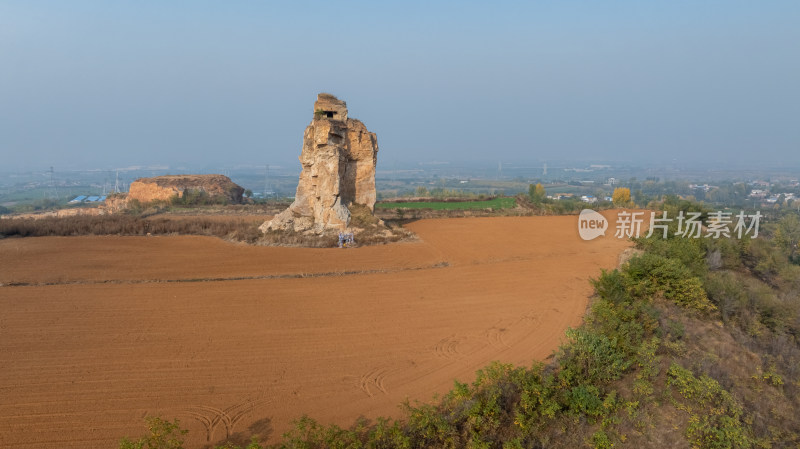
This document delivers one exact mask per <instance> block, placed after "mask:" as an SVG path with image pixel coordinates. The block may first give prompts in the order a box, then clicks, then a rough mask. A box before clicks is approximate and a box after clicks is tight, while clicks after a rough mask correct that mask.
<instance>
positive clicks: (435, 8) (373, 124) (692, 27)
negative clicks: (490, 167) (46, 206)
mask: <svg viewBox="0 0 800 449" xmlns="http://www.w3.org/2000/svg"><path fill="white" fill-rule="evenodd" d="M799 24H800V1H797V0H786V1H770V0H764V1H752V0H747V1H737V0H727V1H698V0H692V1H682V0H672V1H660V2H655V1H633V0H631V1H610V0H606V1H569V0H565V1H555V0H553V1H519V2H502V1H499V2H498V1H495V2H488V1H487V2H470V1H453V2H429V1H419V2H417V1H403V2H397V3H392V4H384V2H381V1H376V0H370V1H363V2H361V1H354V2H346V1H334V0H328V1H320V2H316V1H307V2H299V1H298V2H288V1H287V2H280V3H279V2H267V1H164V0H159V1H148V0H145V1H142V0H137V1H113V0H103V1H100V0H98V1H80V0H69V1H62V0H59V1H36V0H19V1H15V0H0V156H1V158H0V164H1V165H0V171H2V168H10V169H15V168H21V167H26V168H40V167H45V168H46V167H49V166H50V165H55V166H56V167H57V169H58V168H62V167H63V168H65V169H66V168H113V167H121V166H127V165H131V164H173V165H175V164H182V163H191V162H192V161H196V162H197V164H198V165H209V164H212V165H213V164H220V165H226V166H233V165H237V164H254V165H263V164H265V163H271V164H275V165H278V164H296V163H297V162H296V158H297V155H298V154H299V151H300V147H301V144H302V132H303V129H304V128H305V126H306V125H307V124H308V122H309V121H310V120H311V118H312V114H313V102H314V100H315V99H316V94H317V93H319V92H330V93H333V94H335V95H337V96H339V98H340V99H343V100H345V101H347V104H348V108H349V111H350V116H351V117H355V118H359V119H361V120H362V121H363V122H364V123H365V124H366V125H367V127H368V128H369V129H370V131H373V132H376V133H377V134H378V142H379V145H380V153H379V156H378V160H379V167H380V165H381V163H384V164H385V163H387V161H416V160H420V161H430V160H455V159H464V160H476V159H487V160H546V159H552V158H559V159H576V160H579V159H588V158H592V159H605V160H626V159H630V158H643V157H648V158H649V157H652V158H655V159H672V158H678V159H684V160H687V161H695V160H697V161H701V160H702V161H715V160H720V161H723V160H725V161H730V160H736V161H743V160H758V159H771V160H781V159H783V160H789V161H794V162H797V161H798V160H800V156H798V155H800V25H799Z"/></svg>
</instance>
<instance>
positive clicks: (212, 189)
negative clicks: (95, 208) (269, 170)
mask: <svg viewBox="0 0 800 449" xmlns="http://www.w3.org/2000/svg"><path fill="white" fill-rule="evenodd" d="M200 192H202V193H205V194H206V195H208V197H209V198H210V199H212V200H220V202H226V203H232V204H239V203H241V202H242V194H243V193H244V189H243V188H241V187H240V186H238V185H237V184H235V183H234V182H233V181H231V179H230V178H228V177H227V176H223V175H168V176H156V177H155V178H139V179H137V180H136V181H134V182H132V183H131V188H130V191H129V192H128V196H127V200H128V201H130V200H137V201H139V202H141V203H149V202H152V201H170V200H171V199H172V197H173V196H175V195H177V196H178V197H179V198H183V196H184V195H186V194H189V193H194V194H197V193H200Z"/></svg>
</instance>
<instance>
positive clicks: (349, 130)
mask: <svg viewBox="0 0 800 449" xmlns="http://www.w3.org/2000/svg"><path fill="white" fill-rule="evenodd" d="M377 154H378V139H377V137H376V136H375V133H371V132H369V131H367V127H366V126H364V124H363V123H361V122H360V121H359V120H356V119H352V118H348V117H347V105H346V103H345V102H344V101H341V100H339V99H337V98H336V97H334V96H333V95H328V94H319V95H318V96H317V101H316V103H314V118H313V119H312V120H311V124H309V125H308V127H307V128H306V130H305V133H304V134H303V149H302V151H301V153H300V164H301V165H302V166H303V170H302V172H301V173H300V181H299V183H298V185H297V193H296V195H295V200H294V202H293V203H292V205H291V206H289V208H288V209H286V210H285V211H283V212H281V213H280V214H278V215H276V216H275V218H273V219H272V220H271V221H268V222H266V223H264V224H263V225H261V228H260V229H261V230H262V231H264V232H266V231H268V230H286V229H291V230H294V231H296V232H305V231H313V232H315V233H317V234H321V233H324V232H325V231H327V230H333V231H338V230H344V229H346V228H347V226H348V224H349V222H350V211H349V209H348V208H347V207H348V206H349V205H350V204H353V203H357V204H363V205H365V206H367V207H368V208H369V210H370V211H372V210H374V207H375V199H376V195H375V164H376V163H377Z"/></svg>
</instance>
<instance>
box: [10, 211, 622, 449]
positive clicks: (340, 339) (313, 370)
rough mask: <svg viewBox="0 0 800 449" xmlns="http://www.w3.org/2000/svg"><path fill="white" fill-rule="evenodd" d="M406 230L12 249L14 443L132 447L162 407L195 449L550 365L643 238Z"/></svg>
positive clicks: (521, 224) (495, 220) (570, 221)
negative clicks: (368, 236)
mask: <svg viewBox="0 0 800 449" xmlns="http://www.w3.org/2000/svg"><path fill="white" fill-rule="evenodd" d="M609 216H611V215H609ZM408 227H409V228H410V229H411V230H412V231H413V232H415V233H416V234H417V235H418V236H419V241H418V242H406V243H399V244H393V245H382V246H372V247H363V248H350V249H344V250H340V249H311V248H282V247H253V246H247V245H236V244H230V243H226V242H223V241H221V240H219V239H215V238H208V237H150V238H148V237H67V238H61V237H42V238H27V239H5V240H0V283H2V284H3V286H2V287H0V307H2V310H3V313H2V314H1V315H0V334H2V338H1V339H0V363H2V366H3V369H2V370H0V391H1V392H2V397H3V400H2V401H0V447H26V448H53V447H59V448H85V447H115V446H116V445H117V442H118V441H119V439H120V438H121V437H122V436H123V435H139V434H141V433H143V431H144V427H143V426H144V423H143V420H142V418H143V417H144V416H146V415H160V416H163V417H165V418H170V419H171V418H173V417H174V418H178V419H179V420H180V421H181V425H182V426H185V427H187V428H189V429H190V433H189V435H188V440H187V442H188V445H187V447H190V448H200V447H204V446H206V445H208V444H211V443H219V442H220V441H221V440H223V439H225V438H226V437H228V436H230V437H233V438H234V439H237V440H238V441H242V440H247V439H249V437H250V435H254V434H257V435H261V436H262V437H265V436H266V437H268V438H270V440H272V441H275V440H277V439H279V438H280V435H281V433H283V432H284V431H286V430H287V429H288V428H289V426H290V421H291V420H293V419H296V418H298V417H300V416H301V415H303V414H308V415H310V416H311V417H314V418H316V419H319V420H320V421H322V422H325V423H329V422H334V423H338V424H340V425H345V426H346V425H350V424H352V423H353V422H354V420H355V419H356V418H357V417H359V416H365V417H367V418H371V419H372V418H375V417H377V416H389V415H391V416H395V417H400V416H401V411H400V409H399V408H398V404H400V403H401V402H402V401H403V400H405V399H406V398H411V399H412V400H421V401H429V400H431V398H432V397H433V395H434V394H435V393H441V392H444V391H446V390H448V389H449V388H450V387H451V386H452V382H453V380H454V379H459V380H462V381H470V380H472V379H473V375H474V372H475V370H477V369H479V368H481V367H483V366H484V365H486V364H487V363H488V362H490V361H492V360H500V361H503V362H510V363H515V364H520V365H529V364H530V363H531V361H532V360H534V359H539V360H542V359H544V358H545V357H547V356H548V355H549V354H551V352H552V351H553V350H554V349H555V348H556V347H557V346H558V344H559V343H560V342H561V341H562V338H563V334H564V330H565V329H566V328H567V327H568V326H576V325H578V324H579V323H580V321H581V317H582V316H583V314H584V311H585V310H586V306H587V302H588V297H589V295H590V294H591V286H590V285H589V279H590V278H591V277H596V276H598V275H599V273H600V270H601V269H602V268H612V267H614V266H616V264H617V260H618V256H619V254H620V253H621V252H622V251H623V250H624V249H625V248H627V247H628V246H629V243H627V242H626V241H624V240H619V239H616V238H614V237H613V236H612V234H613V231H609V235H608V236H607V237H601V238H599V239H597V240H594V241H591V242H584V241H582V240H580V238H579V237H578V233H577V217H576V216H560V217H491V218H468V219H449V220H448V219H440V220H422V221H418V222H414V223H411V224H410V225H408ZM609 228H610V229H611V230H613V229H614V227H613V220H612V223H611V225H610V226H609Z"/></svg>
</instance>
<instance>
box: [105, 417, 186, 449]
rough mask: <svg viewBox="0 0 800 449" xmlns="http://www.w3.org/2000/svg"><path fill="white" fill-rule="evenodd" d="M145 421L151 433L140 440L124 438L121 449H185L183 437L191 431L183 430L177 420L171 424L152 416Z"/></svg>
mask: <svg viewBox="0 0 800 449" xmlns="http://www.w3.org/2000/svg"><path fill="white" fill-rule="evenodd" d="M145 421H146V422H147V427H148V429H149V431H150V433H149V434H148V435H145V436H143V437H141V438H139V439H138V440H129V439H128V438H127V437H125V438H123V439H122V441H121V442H120V443H119V449H183V436H184V435H186V434H187V433H189V431H188V430H185V429H181V427H180V422H179V421H178V420H177V419H176V420H174V421H173V422H169V421H167V420H164V419H161V418H160V417H156V416H150V417H147V418H145Z"/></svg>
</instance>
